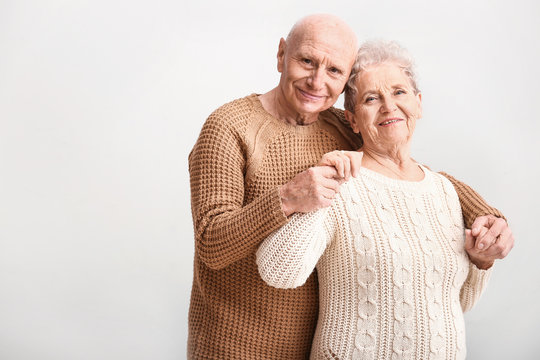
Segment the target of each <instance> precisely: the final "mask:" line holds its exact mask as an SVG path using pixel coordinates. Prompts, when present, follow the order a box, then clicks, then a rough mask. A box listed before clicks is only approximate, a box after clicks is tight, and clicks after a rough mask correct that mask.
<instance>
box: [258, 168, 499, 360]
mask: <svg viewBox="0 0 540 360" xmlns="http://www.w3.org/2000/svg"><path fill="white" fill-rule="evenodd" d="M422 169H423V171H424V173H425V177H424V179H423V180H422V181H419V182H408V181H401V180H394V179H390V178H387V177H385V176H383V175H380V174H378V173H376V172H373V171H371V170H368V169H366V168H362V169H361V175H360V176H359V177H358V178H353V179H352V180H350V181H349V182H348V183H346V184H344V185H343V186H342V187H341V189H340V193H339V194H338V196H337V197H336V200H335V201H334V203H333V205H332V206H331V207H330V208H326V209H321V210H319V211H315V212H312V213H308V214H296V215H294V216H292V218H291V220H290V222H289V223H288V224H286V225H285V226H283V227H282V228H281V229H279V230H277V231H276V232H274V233H273V234H272V235H270V236H269V237H268V238H267V239H266V240H265V241H264V242H263V243H262V244H261V246H260V248H259V250H258V252H257V264H258V268H259V272H260V275H261V277H262V278H263V280H264V281H265V282H266V283H268V284H269V285H272V286H274V287H278V288H294V287H297V286H300V285H302V284H303V283H304V282H305V281H306V279H307V278H308V277H309V275H310V274H311V272H312V271H313V269H314V267H315V266H316V267H317V272H318V275H319V298H320V299H319V301H320V304H319V320H318V324H317V330H316V333H315V338H314V340H313V346H312V351H311V359H341V360H344V359H374V360H382V359H418V360H425V359H464V358H465V352H466V351H465V327H464V319H463V311H467V310H469V309H470V308H471V307H472V306H473V305H474V303H475V302H476V301H477V300H478V298H479V297H480V295H481V293H482V291H483V289H484V288H485V286H486V284H487V281H488V278H489V274H490V271H483V270H479V269H478V268H476V267H475V266H474V265H473V264H471V263H470V261H469V259H468V257H467V254H466V252H465V250H464V226H463V219H462V214H461V209H460V204H459V200H458V196H457V194H456V192H455V190H454V188H453V187H452V185H451V183H450V182H449V181H448V180H447V179H445V178H444V177H443V176H441V175H439V174H436V173H433V172H431V171H429V170H427V169H425V168H422Z"/></svg>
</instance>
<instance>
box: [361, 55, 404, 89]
mask: <svg viewBox="0 0 540 360" xmlns="http://www.w3.org/2000/svg"><path fill="white" fill-rule="evenodd" d="M355 83H356V87H357V88H358V94H359V95H361V94H362V93H363V92H365V91H386V90H388V89H392V88H395V87H406V88H413V84H412V82H411V79H410V77H409V76H408V75H407V73H406V71H405V69H404V68H403V67H402V66H401V65H400V64H398V63H397V62H383V63H381V64H375V65H370V66H367V67H366V68H365V69H363V70H361V71H360V72H359V73H358V75H357V77H356V81H355Z"/></svg>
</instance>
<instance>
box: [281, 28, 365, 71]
mask: <svg viewBox="0 0 540 360" xmlns="http://www.w3.org/2000/svg"><path fill="white" fill-rule="evenodd" d="M288 46H289V47H290V50H291V51H292V52H298V51H300V52H313V53H317V52H320V53H324V54H326V56H329V57H330V58H332V59H335V61H336V62H343V63H344V64H346V65H347V66H349V67H351V66H352V64H353V62H354V59H355V56H356V51H357V49H356V42H355V39H351V38H350V37H347V36H343V34H342V33H341V32H339V31H324V29H312V31H305V32H303V33H301V34H298V36H295V37H294V38H291V39H289V41H288Z"/></svg>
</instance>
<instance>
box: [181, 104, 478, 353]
mask: <svg viewBox="0 0 540 360" xmlns="http://www.w3.org/2000/svg"><path fill="white" fill-rule="evenodd" d="M343 123H345V119H344V116H343V111H342V110H337V109H333V108H332V109H329V110H328V111H325V112H323V113H321V115H320V116H319V120H318V121H317V122H316V123H314V124H311V125H308V126H292V125H288V124H285V123H283V122H281V121H279V120H277V119H275V118H273V117H272V116H271V115H270V114H268V113H267V112H266V111H265V110H264V109H263V107H262V105H261V103H260V101H259V100H258V98H257V96H256V95H250V96H248V97H245V98H242V99H238V100H235V101H233V102H231V103H228V104H226V105H224V106H222V107H220V108H219V109H217V110H216V111H215V112H214V113H213V114H212V115H210V117H209V118H208V119H207V121H206V122H205V124H204V126H203V128H202V130H201V134H200V136H199V139H198V140H197V143H196V144H195V146H194V148H193V150H192V152H191V154H190V157H189V171H190V178H191V203H192V215H193V221H194V228H195V259H194V270H193V286H192V293H191V305H190V310H189V336H188V358H190V359H220V360H222V359H243V360H244V359H245V360H249V359H258V360H261V359H287V360H289V359H290V360H294V359H305V358H306V357H307V356H308V354H309V350H310V347H311V342H312V339H313V333H314V331H315V324H316V320H317V310H318V290H317V289H318V287H317V277H316V274H313V275H311V276H310V277H309V278H308V279H307V280H306V283H305V285H304V286H302V287H299V288H297V289H293V290H281V289H276V288H273V287H270V286H268V285H266V284H265V283H264V282H263V281H262V279H261V278H260V276H259V274H258V271H257V265H256V263H255V251H256V250H257V247H258V246H259V245H260V243H261V241H262V240H263V239H264V238H265V237H266V236H268V235H269V234H270V233H271V232H272V231H274V230H276V229H278V228H279V227H281V226H282V225H284V224H285V223H286V222H287V218H286V217H285V216H284V214H283V213H282V211H281V203H280V199H279V190H278V189H279V186H280V185H282V184H284V183H286V182H287V181H289V180H290V179H292V178H293V177H294V176H295V175H296V174H297V173H299V172H301V171H303V170H305V169H307V168H308V167H310V166H313V165H315V164H316V163H317V162H318V161H319V159H320V158H321V156H322V155H323V154H325V153H326V152H328V151H332V150H335V149H351V150H352V149H356V148H358V147H359V146H360V145H361V142H360V140H359V139H358V137H357V136H356V135H354V134H352V133H351V132H350V130H348V129H347V128H346V127H345V126H343ZM460 186H463V187H464V188H466V185H463V184H461V185H460ZM473 204H476V203H474V201H473ZM477 206H478V208H481V209H484V206H485V203H483V202H482V201H480V202H479V203H478V204H477ZM474 213H476V210H474Z"/></svg>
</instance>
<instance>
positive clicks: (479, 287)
mask: <svg viewBox="0 0 540 360" xmlns="http://www.w3.org/2000/svg"><path fill="white" fill-rule="evenodd" d="M491 271H492V270H491V269H488V270H481V269H478V268H477V267H476V266H475V265H474V264H473V263H469V275H468V276H467V280H465V283H464V284H463V286H462V287H461V291H460V294H459V295H460V296H459V300H460V302H461V309H462V310H463V312H465V311H469V310H471V309H472V307H473V306H474V304H476V302H477V301H478V300H479V299H480V296H481V295H482V293H483V292H484V290H485V288H486V287H487V283H488V281H489V278H490V276H491Z"/></svg>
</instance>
